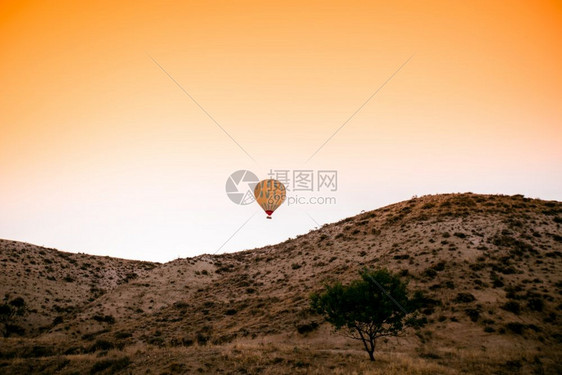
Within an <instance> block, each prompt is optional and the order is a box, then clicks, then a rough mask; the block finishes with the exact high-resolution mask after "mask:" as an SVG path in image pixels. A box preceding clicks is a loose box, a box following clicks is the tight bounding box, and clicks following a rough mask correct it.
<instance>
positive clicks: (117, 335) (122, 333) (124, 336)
mask: <svg viewBox="0 0 562 375" xmlns="http://www.w3.org/2000/svg"><path fill="white" fill-rule="evenodd" d="M114 336H115V338H116V339H128V338H129V337H132V336H133V334H132V333H131V332H126V331H120V332H115V335H114Z"/></svg>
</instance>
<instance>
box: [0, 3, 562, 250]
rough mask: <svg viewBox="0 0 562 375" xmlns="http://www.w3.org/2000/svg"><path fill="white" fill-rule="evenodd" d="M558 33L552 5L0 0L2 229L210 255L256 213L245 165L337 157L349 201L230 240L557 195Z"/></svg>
mask: <svg viewBox="0 0 562 375" xmlns="http://www.w3.org/2000/svg"><path fill="white" fill-rule="evenodd" d="M561 39H562V5H561V3H560V2H559V1H470V2H461V1H313V2H310V1H309V2H302V1H284V2H275V3H274V2H265V1H251V2H246V1H244V2H240V1H236V2H234V1H205V2H195V1H178V2H160V1H158V2H156V1H154V2H144V1H119V2H115V1H95V2H77V1H49V2H46V1H0V51H1V53H2V58H1V59H0V238H6V239H13V240H20V241H25V242H31V243H35V244H38V245H44V246H49V247H56V248H58V249H61V250H68V251H80V252H86V253H91V254H101V255H111V256H117V257H125V258H134V259H145V260H156V261H167V260H171V259H174V258H177V257H186V256H194V255H197V254H201V253H213V252H215V251H217V250H218V249H219V248H220V246H221V245H222V244H223V243H224V242H225V241H227V239H229V237H230V236H231V235H232V234H233V233H234V232H235V231H236V230H237V229H239V228H240V226H241V225H242V224H243V223H244V222H246V220H248V218H249V217H251V215H252V214H253V213H254V212H259V207H258V206H257V205H250V206H237V205H235V204H233V203H232V202H230V200H229V199H228V198H227V196H226V194H225V182H226V179H227V177H228V175H229V174H230V173H232V172H234V171H236V170H239V169H249V170H252V171H253V172H255V173H256V174H257V175H258V176H260V177H261V178H267V172H268V171H269V170H270V169H291V170H294V169H313V170H318V169H335V170H337V171H338V179H339V186H338V191H337V192H335V193H333V194H329V195H333V196H335V197H336V198H337V203H336V204H334V205H314V206H313V205H307V206H304V205H302V206H286V205H285V206H283V207H281V208H280V209H279V211H278V212H276V213H275V214H274V219H273V220H265V214H263V213H262V212H260V213H258V214H257V215H255V216H254V217H252V218H251V219H250V220H249V221H248V222H247V224H246V225H245V226H244V227H243V228H242V229H240V230H239V231H238V232H237V233H236V235H234V237H232V238H231V239H230V241H229V242H228V243H227V244H226V245H224V247H222V248H221V249H220V252H223V251H235V250H242V249H249V248H253V247H257V246H262V245H265V244H273V243H277V242H280V241H283V240H285V239H287V238H288V237H294V236H295V235H297V234H302V233H306V232H307V231H309V230H310V229H313V228H314V227H315V226H316V225H317V224H316V223H315V222H314V221H316V222H317V223H320V224H323V223H327V222H333V221H335V220H338V219H341V218H343V217H347V216H351V215H355V214H357V213H359V212H360V211H361V210H370V209H374V208H377V207H380V206H383V205H386V204H389V203H393V202H396V201H400V200H405V199H409V198H410V197H411V196H413V195H423V194H433V193H447V192H466V191H472V192H476V193H503V194H517V193H521V194H524V195H526V196H530V197H538V198H542V199H555V200H562V105H561V102H562V69H561V67H562V43H561ZM412 56H413V57H412ZM151 57H152V58H154V59H155V60H156V61H157V62H158V63H159V64H160V65H161V66H162V67H163V68H164V69H165V70H166V71H167V72H168V73H169V74H170V75H171V76H172V77H173V78H174V79H175V80H176V81H177V82H178V83H179V84H180V85H181V86H182V87H183V88H184V89H185V90H187V92H189V94H190V95H192V96H193V98H195V99H196V100H197V102H198V103H199V104H200V105H201V106H202V107H203V108H204V109H205V110H206V111H207V112H208V113H209V114H211V115H212V116H213V118H215V119H216V121H217V122H218V123H219V124H220V125H221V126H222V127H223V128H224V129H225V130H226V131H227V132H228V133H230V135H231V136H232V137H233V138H234V139H236V141H237V142H238V143H239V144H240V145H241V146H242V147H243V148H244V149H245V150H246V151H247V152H248V153H249V154H250V155H251V156H252V157H253V158H254V159H255V160H256V162H254V161H252V160H251V159H250V158H249V157H248V156H247V155H246V154H245V153H244V152H242V151H241V150H240V148H239V147H238V146H237V145H236V144H235V143H234V142H233V141H232V140H231V139H230V138H228V137H227V136H226V135H225V134H224V133H223V132H222V131H221V130H220V129H219V128H218V127H217V126H216V125H215V124H214V123H213V121H211V120H210V119H209V117H207V115H206V114H205V113H204V112H203V111H202V110H201V109H200V108H199V107H198V106H197V105H196V104H194V103H193V101H191V99H190V98H189V97H188V96H187V95H186V94H185V93H184V92H182V90H180V89H179V88H178V86H176V85H175V83H174V82H173V81H172V80H171V79H170V78H169V77H168V76H167V75H166V74H165V73H164V72H163V71H162V70H160V68H159V67H158V66H157V65H156V64H155V63H154V62H153V60H152V59H151ZM410 57H412V58H411V60H410V61H409V62H408V63H407V64H406V65H405V66H404V67H403V68H402V69H401V70H400V71H399V72H398V73H396V74H395V76H394V77H393V78H392V79H391V80H390V81H388V83H387V84H386V85H384V87H383V88H382V89H381V90H380V91H379V92H378V93H377V94H376V95H375V96H374V97H373V98H372V100H371V101H369V102H368V103H367V104H366V105H365V106H364V107H363V108H362V109H361V111H359V112H358V113H357V114H356V115H355V116H354V117H353V118H352V119H351V120H350V121H349V122H348V123H347V124H346V125H345V126H344V127H343V128H342V129H341V130H340V131H339V132H338V133H337V134H336V135H335V136H334V137H333V138H332V139H331V140H330V141H329V142H328V143H327V144H326V145H325V146H324V147H323V148H322V149H321V150H320V151H319V152H318V153H317V154H316V155H315V156H314V158H312V160H310V161H309V162H306V160H307V159H308V158H309V157H310V156H311V155H312V154H313V153H314V152H315V151H316V150H317V149H318V147H320V145H321V144H322V143H324V142H325V141H326V139H328V137H330V136H331V135H332V134H333V133H334V132H335V131H336V129H338V128H339V127H340V126H341V125H342V124H343V123H344V122H345V121H346V120H347V119H348V118H350V116H351V115H352V114H353V113H354V112H355V111H356V110H357V109H358V108H359V107H360V106H361V105H362V104H363V103H364V102H365V101H366V100H367V99H368V98H369V97H370V96H371V95H372V94H373V93H374V92H375V90H377V89H378V88H379V87H380V86H381V85H382V84H383V83H384V82H385V81H387V80H388V78H389V77H391V76H392V74H393V73H394V72H396V70H397V69H398V68H399V67H400V66H401V65H402V64H403V63H404V62H405V61H407V59H408V58H410ZM320 195H326V194H320Z"/></svg>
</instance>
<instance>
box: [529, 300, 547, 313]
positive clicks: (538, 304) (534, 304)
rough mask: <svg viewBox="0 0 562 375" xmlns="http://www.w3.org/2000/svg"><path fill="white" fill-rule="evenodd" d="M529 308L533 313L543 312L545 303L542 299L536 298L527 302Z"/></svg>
mask: <svg viewBox="0 0 562 375" xmlns="http://www.w3.org/2000/svg"><path fill="white" fill-rule="evenodd" d="M527 307H529V309H531V310H532V311H539V312H541V311H542V310H543V308H544V302H543V300H542V299H540V298H538V297H534V298H531V299H529V301H527Z"/></svg>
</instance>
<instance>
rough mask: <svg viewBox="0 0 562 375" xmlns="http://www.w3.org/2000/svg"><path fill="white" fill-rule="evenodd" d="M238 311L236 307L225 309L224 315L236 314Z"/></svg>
mask: <svg viewBox="0 0 562 375" xmlns="http://www.w3.org/2000/svg"><path fill="white" fill-rule="evenodd" d="M237 312H238V311H237V310H236V309H228V310H226V312H225V314H226V315H234V314H236V313H237Z"/></svg>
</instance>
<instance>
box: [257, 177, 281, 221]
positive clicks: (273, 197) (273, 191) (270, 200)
mask: <svg viewBox="0 0 562 375" xmlns="http://www.w3.org/2000/svg"><path fill="white" fill-rule="evenodd" d="M254 197H255V198H256V202H258V204H259V205H260V206H261V208H263V210H264V211H265V213H266V214H267V218H268V219H271V214H273V211H275V210H276V209H277V208H278V207H279V206H281V204H282V203H283V202H284V201H285V198H286V197H287V189H285V185H283V184H282V183H281V182H280V181H277V180H273V179H269V180H262V181H260V182H258V184H257V185H256V187H255V188H254Z"/></svg>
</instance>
